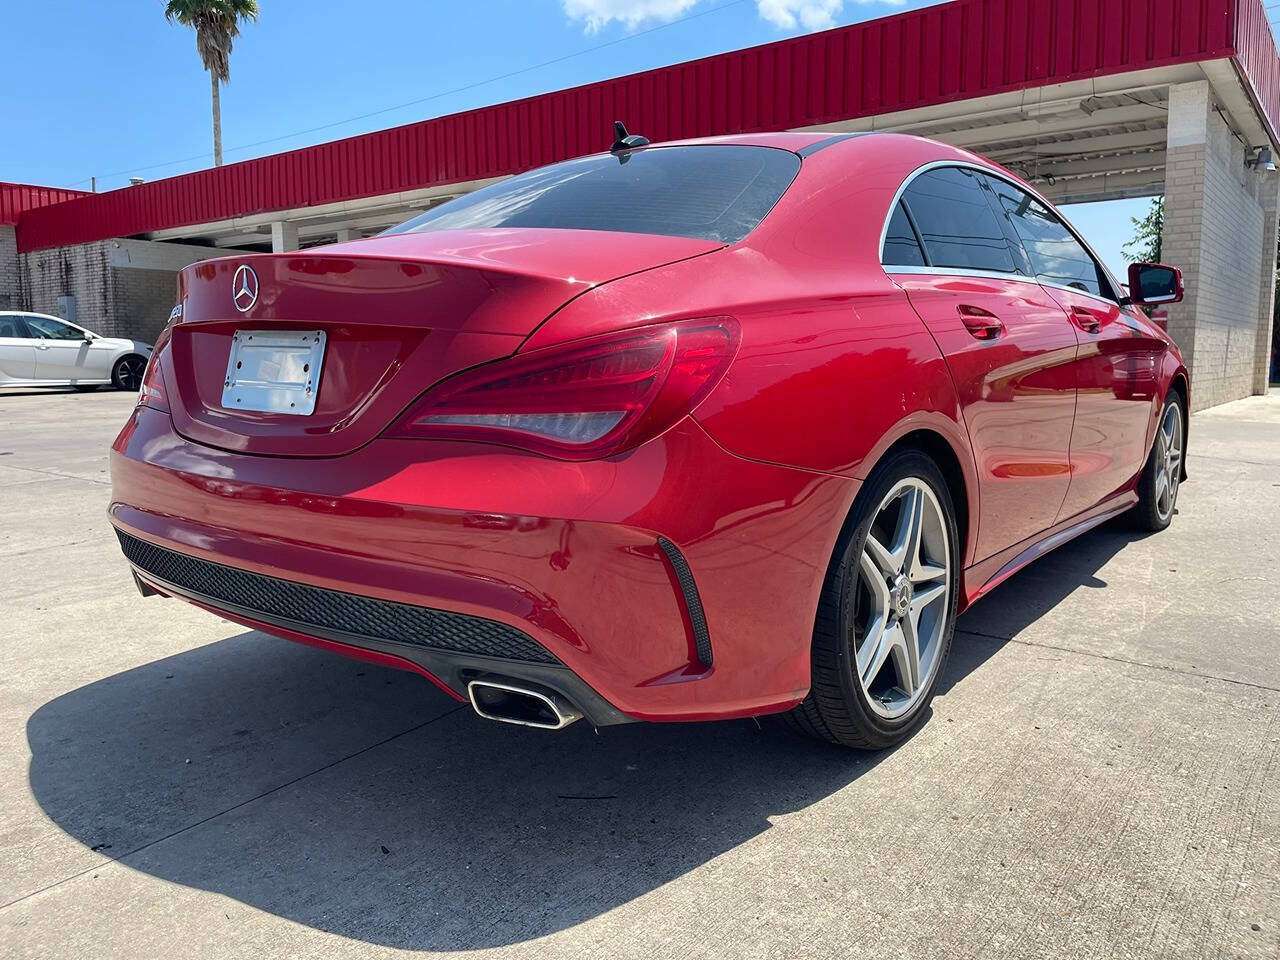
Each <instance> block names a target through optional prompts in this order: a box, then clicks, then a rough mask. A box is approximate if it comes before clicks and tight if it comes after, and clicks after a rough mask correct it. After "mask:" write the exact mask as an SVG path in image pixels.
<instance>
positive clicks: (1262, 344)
mask: <svg viewBox="0 0 1280 960" xmlns="http://www.w3.org/2000/svg"><path fill="white" fill-rule="evenodd" d="M1259 176H1260V177H1262V178H1263V181H1262V186H1261V188H1260V190H1259V194H1260V198H1261V200H1262V278H1261V279H1262V289H1261V290H1260V291H1259V294H1258V309H1259V317H1258V342H1257V349H1256V352H1255V354H1254V368H1253V392H1254V393H1257V394H1265V393H1266V392H1267V387H1268V384H1269V382H1270V379H1271V349H1272V336H1273V331H1274V329H1275V327H1274V318H1275V301H1276V244H1277V243H1280V216H1277V208H1278V207H1280V172H1278V173H1262V174H1259Z"/></svg>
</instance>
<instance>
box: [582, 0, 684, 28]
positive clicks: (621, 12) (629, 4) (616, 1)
mask: <svg viewBox="0 0 1280 960" xmlns="http://www.w3.org/2000/svg"><path fill="white" fill-rule="evenodd" d="M697 3H698V0H564V12H565V15H566V16H568V18H569V19H570V20H581V21H583V22H584V23H585V24H586V25H587V33H595V32H596V31H597V30H602V29H604V28H605V27H607V26H608V25H609V24H610V23H611V22H613V21H614V20H617V21H618V22H619V23H621V24H625V25H626V26H627V27H630V28H635V27H637V26H639V25H640V24H642V23H644V22H645V21H647V20H659V21H661V20H674V19H675V18H676V17H678V16H680V15H681V14H682V13H684V12H685V11H686V10H688V9H689V8H690V7H692V6H694V5H695V4H697Z"/></svg>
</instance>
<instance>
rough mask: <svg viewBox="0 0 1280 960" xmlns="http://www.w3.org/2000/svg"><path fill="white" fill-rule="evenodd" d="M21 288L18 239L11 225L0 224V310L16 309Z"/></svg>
mask: <svg viewBox="0 0 1280 960" xmlns="http://www.w3.org/2000/svg"><path fill="white" fill-rule="evenodd" d="M21 297H22V290H21V288H20V287H19V284H18V241H17V240H16V239H15V238H14V231H13V227H10V226H5V225H4V224H0V310H9V309H17V307H18V302H19V301H20V300H21Z"/></svg>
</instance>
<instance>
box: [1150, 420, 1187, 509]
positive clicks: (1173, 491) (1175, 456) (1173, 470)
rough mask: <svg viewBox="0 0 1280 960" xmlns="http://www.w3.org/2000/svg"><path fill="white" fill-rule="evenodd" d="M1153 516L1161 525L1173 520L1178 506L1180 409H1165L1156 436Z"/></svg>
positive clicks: (1180, 460) (1180, 445)
mask: <svg viewBox="0 0 1280 960" xmlns="http://www.w3.org/2000/svg"><path fill="white" fill-rule="evenodd" d="M1155 457H1156V462H1155V470H1156V476H1155V480H1156V489H1155V508H1156V514H1157V515H1158V516H1159V518H1160V520H1161V521H1163V522H1168V520H1169V518H1170V517H1172V516H1173V508H1174V507H1175V506H1176V505H1177V502H1178V481H1179V480H1181V479H1182V407H1181V406H1180V405H1179V404H1177V403H1169V404H1166V405H1165V408H1164V416H1163V417H1161V418H1160V429H1159V431H1157V433H1156V452H1155Z"/></svg>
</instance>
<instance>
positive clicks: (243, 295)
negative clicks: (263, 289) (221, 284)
mask: <svg viewBox="0 0 1280 960" xmlns="http://www.w3.org/2000/svg"><path fill="white" fill-rule="evenodd" d="M231 302H232V303H234V304H235V305H236V309H237V310H239V311H240V312H241V313H248V312H249V311H250V310H251V309H253V305H254V304H255V303H257V302H258V275H257V274H256V273H254V272H253V267H251V266H249V265H248V264H247V263H243V264H241V265H240V266H239V267H238V268H237V269H236V272H235V276H233V277H232V278H231Z"/></svg>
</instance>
